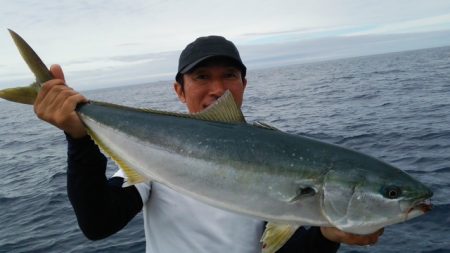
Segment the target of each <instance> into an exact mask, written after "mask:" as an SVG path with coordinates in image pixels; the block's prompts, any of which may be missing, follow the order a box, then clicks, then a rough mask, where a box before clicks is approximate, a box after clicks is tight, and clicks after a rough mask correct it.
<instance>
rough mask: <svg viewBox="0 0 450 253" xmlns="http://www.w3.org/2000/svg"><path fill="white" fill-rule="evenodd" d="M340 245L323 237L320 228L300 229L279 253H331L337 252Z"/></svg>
mask: <svg viewBox="0 0 450 253" xmlns="http://www.w3.org/2000/svg"><path fill="white" fill-rule="evenodd" d="M339 246H340V244H339V243H336V242H332V241H330V240H328V239H327V238H325V237H323V235H322V232H320V228H319V227H311V228H309V229H305V228H304V227H300V228H299V229H297V231H295V233H294V235H293V236H292V237H291V238H290V239H289V241H287V242H286V244H285V245H283V247H282V248H281V249H279V250H278V251H277V253H291V252H295V253H313V252H314V253H315V252H320V253H331V252H333V253H334V252H337V250H338V249H339Z"/></svg>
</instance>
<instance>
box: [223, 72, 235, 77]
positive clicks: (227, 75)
mask: <svg viewBox="0 0 450 253" xmlns="http://www.w3.org/2000/svg"><path fill="white" fill-rule="evenodd" d="M225 77H226V78H235V77H237V73H235V72H230V73H226V74H225Z"/></svg>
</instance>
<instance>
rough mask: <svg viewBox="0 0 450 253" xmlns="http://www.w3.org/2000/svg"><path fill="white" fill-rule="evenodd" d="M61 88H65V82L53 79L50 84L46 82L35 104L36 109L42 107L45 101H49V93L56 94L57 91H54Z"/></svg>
mask: <svg viewBox="0 0 450 253" xmlns="http://www.w3.org/2000/svg"><path fill="white" fill-rule="evenodd" d="M59 86H60V87H64V81H63V80H61V79H53V80H50V81H48V82H45V84H44V85H43V86H42V87H41V90H40V91H39V93H38V95H37V97H36V100H35V102H34V105H35V107H36V105H40V104H41V103H42V101H44V100H45V99H48V97H47V95H48V94H49V93H52V92H55V90H53V89H54V88H55V87H59ZM51 96H52V95H50V97H51Z"/></svg>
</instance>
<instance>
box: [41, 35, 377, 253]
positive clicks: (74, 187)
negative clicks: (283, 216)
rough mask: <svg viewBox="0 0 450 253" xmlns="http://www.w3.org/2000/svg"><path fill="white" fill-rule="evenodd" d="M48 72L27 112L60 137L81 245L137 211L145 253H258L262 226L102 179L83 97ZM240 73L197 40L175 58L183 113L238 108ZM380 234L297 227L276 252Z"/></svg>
mask: <svg viewBox="0 0 450 253" xmlns="http://www.w3.org/2000/svg"><path fill="white" fill-rule="evenodd" d="M51 72H52V74H53V76H54V77H55V79H54V80H51V81H48V82H47V83H46V84H45V85H44V86H43V88H42V90H41V92H40V93H39V95H38V97H37V99H36V102H35V105H34V108H35V112H36V114H37V115H38V117H39V118H41V119H42V120H45V121H47V122H49V123H51V124H53V125H55V126H57V127H59V128H60V129H62V130H63V131H64V132H65V133H66V136H67V140H68V172H67V175H68V180H67V182H68V186H67V187H68V195H69V199H70V201H71V203H72V206H73V208H74V210H75V213H76V216H77V219H78V223H79V225H80V228H81V230H82V231H83V232H84V234H85V235H86V236H87V237H88V238H89V239H92V240H96V239H101V238H105V237H107V236H109V235H111V234H114V233H115V232H117V231H119V230H120V229H122V228H123V227H124V226H125V225H126V224H127V223H128V222H129V221H130V220H131V219H132V218H133V217H134V216H135V215H136V214H137V213H138V212H139V211H140V210H143V215H144V223H145V224H144V225H145V235H146V242H147V245H146V249H147V252H163V253H165V252H260V251H261V244H260V242H259V240H260V238H261V235H262V233H263V231H264V226H265V222H264V221H260V220H256V219H253V218H250V217H246V216H242V215H239V214H235V213H231V212H228V211H224V210H221V209H217V208H215V207H211V206H208V205H206V204H203V203H201V202H199V201H197V200H195V199H192V198H190V197H187V196H183V195H181V194H179V193H177V192H175V191H173V190H172V189H170V188H168V187H166V186H164V185H161V184H158V183H156V182H153V183H140V184H137V185H134V186H129V187H122V185H123V183H124V180H126V179H124V178H125V176H124V175H123V173H121V171H119V172H118V173H116V174H115V175H114V176H113V177H112V178H111V179H109V180H108V179H107V178H106V177H105V170H106V158H105V157H104V156H103V155H102V154H101V153H100V151H99V150H98V147H97V146H96V145H95V144H94V143H93V141H92V140H90V138H89V137H88V136H87V134H86V130H85V128H84V125H83V123H82V122H81V121H80V119H79V118H78V115H77V114H76V112H75V108H76V106H77V104H79V103H85V102H87V100H86V98H84V97H83V96H82V95H80V94H79V93H77V92H75V91H74V90H72V89H71V88H69V87H67V86H66V85H65V82H64V75H63V72H62V70H61V68H60V67H59V66H57V65H54V66H52V68H51ZM245 75H246V67H245V65H244V64H243V62H242V60H241V58H240V55H239V52H238V50H237V48H236V47H235V45H234V44H233V43H232V42H230V41H228V40H226V39H225V38H223V37H220V36H209V37H201V38H198V39H197V40H195V41H194V42H192V43H191V44H189V45H188V46H187V47H186V48H185V49H184V50H183V52H182V53H181V55H180V59H179V66H178V73H177V75H176V78H175V79H176V82H175V83H174V89H175V92H176V93H177V95H178V98H179V99H180V101H181V102H183V103H185V104H186V106H187V108H188V110H189V112H191V113H195V112H199V111H202V110H203V109H205V108H206V107H208V106H209V105H211V104H212V103H213V102H214V101H216V100H217V99H218V98H219V97H220V96H222V95H223V94H224V92H225V91H226V90H230V92H231V93H232V94H233V97H234V99H235V101H236V104H237V105H238V106H239V107H240V106H241V105H242V100H243V94H244V90H245V87H246V85H247V80H246V78H245ZM381 233H382V230H381V231H378V232H376V233H374V234H372V235H368V236H357V235H352V234H348V233H344V232H342V231H339V230H337V229H335V228H325V227H322V228H317V227H312V228H309V229H305V228H300V229H299V230H298V231H297V232H296V233H295V234H294V236H293V237H292V238H291V239H290V240H289V241H288V242H287V243H286V245H284V246H283V248H281V249H280V250H279V252H336V251H337V249H338V247H339V243H347V244H356V245H370V244H374V243H375V242H376V241H377V240H378V237H379V235H381Z"/></svg>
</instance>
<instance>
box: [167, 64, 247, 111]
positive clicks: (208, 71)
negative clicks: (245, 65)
mask: <svg viewBox="0 0 450 253" xmlns="http://www.w3.org/2000/svg"><path fill="white" fill-rule="evenodd" d="M183 81H184V88H183V87H182V86H181V84H179V83H178V82H177V83H175V84H174V88H175V91H176V93H177V95H178V98H179V99H180V101H181V102H183V103H185V104H186V106H187V108H188V110H189V112H191V113H195V112H200V111H202V110H204V109H205V108H206V107H208V106H209V105H211V104H212V103H214V101H216V100H217V99H218V98H219V97H221V96H222V95H223V94H224V93H225V91H226V90H230V92H231V94H233V97H234V100H235V101H236V104H237V105H238V106H239V107H241V105H242V99H243V96H244V89H245V86H246V84H247V80H246V79H245V78H244V79H243V78H242V77H241V71H240V70H239V69H238V68H236V67H234V66H226V65H221V64H213V65H206V66H200V67H197V68H195V69H194V70H193V71H192V72H190V73H186V74H184V75H183Z"/></svg>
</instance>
